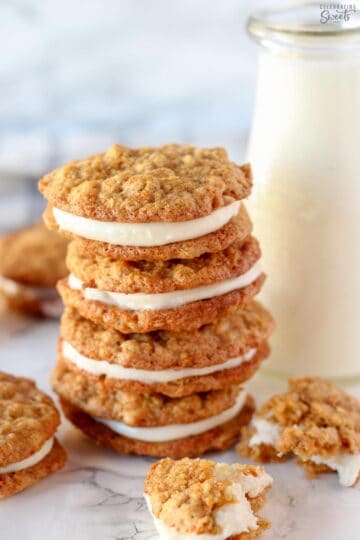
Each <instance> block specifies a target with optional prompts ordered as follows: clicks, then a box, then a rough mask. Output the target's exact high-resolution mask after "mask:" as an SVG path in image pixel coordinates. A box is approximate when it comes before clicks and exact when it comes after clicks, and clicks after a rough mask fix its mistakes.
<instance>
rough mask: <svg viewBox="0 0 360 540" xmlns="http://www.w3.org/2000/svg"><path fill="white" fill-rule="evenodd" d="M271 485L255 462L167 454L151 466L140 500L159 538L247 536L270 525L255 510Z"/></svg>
mask: <svg viewBox="0 0 360 540" xmlns="http://www.w3.org/2000/svg"><path fill="white" fill-rule="evenodd" d="M271 484H272V479H271V477H270V476H269V475H268V474H267V473H266V472H265V470H264V468H263V467H259V466H252V465H240V464H235V465H227V464H226V463H214V462H213V461H209V460H206V459H190V458H184V459H181V460H179V461H174V460H172V459H170V458H166V459H162V460H160V461H158V462H157V463H154V464H153V465H152V466H151V467H150V469H149V471H148V474H147V476H146V480H145V499H146V502H147V505H148V508H149V510H150V512H151V514H152V516H153V518H154V521H155V526H156V528H157V531H158V533H159V535H160V538H161V539H163V540H170V539H171V540H174V539H176V540H188V539H193V540H196V539H197V540H227V539H231V540H250V539H252V538H255V537H257V536H259V535H260V534H261V533H262V532H263V531H264V530H265V529H267V528H268V527H269V525H270V524H269V522H268V521H266V520H265V519H263V518H261V517H259V516H258V515H257V512H258V511H259V510H260V508H261V507H262V506H263V505H264V502H265V493H266V491H267V489H268V488H269V487H270V486H271Z"/></svg>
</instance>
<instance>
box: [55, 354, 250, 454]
mask: <svg viewBox="0 0 360 540" xmlns="http://www.w3.org/2000/svg"><path fill="white" fill-rule="evenodd" d="M52 383H53V387H54V390H55V392H57V393H58V394H59V396H60V397H61V400H62V405H63V409H64V412H65V414H66V416H67V417H68V418H69V419H70V420H71V421H72V422H73V423H74V424H75V425H77V426H78V427H80V428H81V429H82V430H83V431H85V433H87V434H89V435H90V436H91V437H92V438H95V439H96V440H98V441H99V442H102V443H103V444H105V445H107V446H109V445H110V446H114V448H115V449H116V450H118V451H119V452H120V453H122V452H124V453H140V454H141V453H144V454H148V455H159V456H161V455H170V452H171V455H172V456H175V455H179V456H180V455H182V456H185V455H189V454H188V452H192V454H191V455H196V454H198V453H202V452H204V451H206V450H207V449H210V448H219V449H220V448H222V447H228V446H229V445H230V444H231V443H232V442H233V441H234V438H235V437H236V436H237V435H238V434H239V432H240V427H242V426H244V425H245V422H246V423H248V421H249V420H250V418H251V414H252V410H253V402H252V398H249V397H248V396H247V393H246V391H245V390H243V389H240V388H239V387H238V386H235V385H233V386H230V387H227V388H225V389H223V390H219V391H212V392H203V393H199V394H192V395H190V396H186V397H182V398H173V399H171V398H168V397H166V396H164V395H162V394H136V393H132V392H122V391H120V390H118V391H116V392H113V393H110V392H109V390H108V389H107V388H104V387H103V385H102V381H101V379H99V380H97V381H96V382H93V381H91V380H89V379H88V378H86V377H84V376H81V375H79V374H76V373H74V372H69V371H67V370H66V366H63V365H62V364H59V363H58V364H57V366H56V367H55V369H54V371H53V375H52ZM224 426H225V427H226V428H225V427H224ZM214 434H219V435H220V434H221V437H220V436H219V439H218V440H214ZM224 445H225V446H224Z"/></svg>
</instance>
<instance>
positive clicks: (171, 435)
mask: <svg viewBox="0 0 360 540" xmlns="http://www.w3.org/2000/svg"><path fill="white" fill-rule="evenodd" d="M246 395H247V393H246V390H242V391H240V393H239V395H238V396H237V398H236V401H235V403H234V405H232V407H230V408H229V409H226V410H225V411H222V412H221V413H220V414H216V415H214V416H210V417H209V418H205V419H204V420H199V421H198V422H191V423H189V424H169V425H167V426H158V427H135V426H129V425H127V424H124V423H123V422H119V421H117V420H108V419H105V418H95V420H96V421H97V422H100V423H101V424H104V425H105V426H107V427H109V428H110V429H111V430H112V431H114V432H115V433H118V434H119V435H123V436H124V437H129V438H130V439H137V440H139V441H146V442H165V441H174V440H177V439H184V438H185V437H191V436H192V435H199V434H200V433H205V431H209V430H210V429H213V428H214V427H216V426H219V425H221V424H224V423H225V422H228V421H229V420H231V419H232V418H234V417H235V416H236V415H237V414H238V413H239V412H240V410H241V408H242V406H243V405H244V402H245V399H246Z"/></svg>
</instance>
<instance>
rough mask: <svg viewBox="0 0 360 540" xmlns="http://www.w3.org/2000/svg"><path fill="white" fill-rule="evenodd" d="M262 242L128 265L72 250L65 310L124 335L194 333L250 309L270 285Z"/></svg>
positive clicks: (72, 246)
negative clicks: (240, 309) (263, 263)
mask: <svg viewBox="0 0 360 540" xmlns="http://www.w3.org/2000/svg"><path fill="white" fill-rule="evenodd" d="M259 258H260V248H259V245H258V242H257V241H256V240H255V239H254V238H252V237H249V238H248V239H247V240H246V241H245V242H244V243H242V244H241V245H238V244H236V243H235V244H232V245H231V246H229V247H228V248H226V249H225V250H224V251H221V252H217V253H211V254H205V255H202V256H201V257H198V258H196V259H192V260H187V259H174V260H171V261H163V262H161V261H157V262H151V261H138V262H133V261H132V262H127V261H122V260H118V259H111V258H104V257H96V256H95V257H94V256H92V255H91V254H89V256H88V257H85V256H84V255H80V254H79V253H78V250H77V245H76V242H74V243H72V244H70V247H69V252H68V256H67V265H68V268H69V270H70V272H71V273H70V275H69V277H68V278H67V279H65V280H62V281H61V282H60V283H59V291H60V294H61V296H62V298H63V301H64V303H65V305H67V306H69V307H73V308H76V309H77V310H78V311H79V313H80V314H81V315H83V316H84V317H85V318H88V319H91V320H92V321H94V322H96V323H99V324H104V325H105V326H108V327H113V328H116V329H117V330H119V331H120V332H124V333H128V332H149V331H153V330H157V329H166V330H175V331H179V330H183V329H187V330H191V329H193V328H198V327H199V326H201V325H203V324H207V323H210V322H213V321H214V320H216V319H218V318H219V316H221V315H225V314H226V313H229V312H231V311H234V310H236V308H238V307H240V306H243V305H245V304H246V303H248V302H249V301H250V300H251V298H252V297H253V296H254V295H255V294H256V293H257V292H258V291H259V289H260V288H261V285H262V283H263V281H264V279H265V277H264V274H263V273H262V270H261V266H260V264H259Z"/></svg>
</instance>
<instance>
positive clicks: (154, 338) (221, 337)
mask: <svg viewBox="0 0 360 540" xmlns="http://www.w3.org/2000/svg"><path fill="white" fill-rule="evenodd" d="M273 329H274V320H273V318H272V316H271V315H270V313H269V312H268V311H267V310H266V309H265V308H264V307H263V306H261V304H259V303H258V302H255V301H253V302H251V303H250V304H249V305H248V306H246V307H245V308H244V309H240V310H237V311H235V312H234V313H232V314H231V315H227V316H225V317H222V318H221V319H219V320H218V321H216V322H214V323H212V324H208V325H204V326H201V327H200V328H198V329H196V330H192V331H188V330H184V331H182V332H171V331H166V330H159V331H157V332H150V333H148V334H122V333H120V332H118V331H117V330H114V329H113V328H107V327H105V326H102V325H99V324H95V323H93V322H92V321H90V320H88V319H85V318H84V317H82V316H81V315H80V314H79V313H78V312H77V311H76V310H74V309H66V310H65V312H64V314H63V316H62V319H61V336H62V337H63V339H64V340H65V341H66V342H68V343H70V344H71V345H72V346H73V347H74V348H75V349H76V350H77V351H78V352H79V353H80V354H82V355H84V356H86V357H88V358H92V359H98V360H105V361H106V362H109V363H110V364H116V365H120V366H123V367H125V368H135V369H141V370H164V369H179V368H203V367H207V366H212V365H214V364H221V363H223V362H226V361H227V360H229V358H234V357H237V356H242V355H244V354H245V353H246V352H247V351H249V350H250V349H258V348H259V346H260V344H261V343H263V342H264V341H266V340H267V339H268V338H269V337H270V335H271V333H272V331H273Z"/></svg>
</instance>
